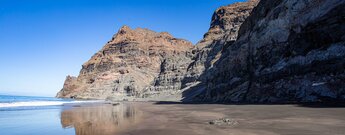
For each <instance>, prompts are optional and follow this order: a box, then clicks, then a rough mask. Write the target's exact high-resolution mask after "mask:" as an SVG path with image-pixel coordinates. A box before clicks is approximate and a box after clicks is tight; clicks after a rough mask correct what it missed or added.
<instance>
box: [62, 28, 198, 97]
mask: <svg viewBox="0 0 345 135" xmlns="http://www.w3.org/2000/svg"><path fill="white" fill-rule="evenodd" d="M192 47H193V46H192V43H190V42H188V41H186V40H182V39H177V38H174V37H172V36H171V35H170V34H169V33H166V32H162V33H156V32H153V31H150V30H147V29H141V28H138V29H134V30H132V29H130V28H129V27H128V26H124V27H122V28H121V29H120V30H119V31H118V33H117V34H116V35H115V36H114V37H113V38H112V39H111V41H109V42H108V43H107V44H106V45H105V46H104V47H103V48H102V49H101V50H100V51H99V52H97V53H96V54H95V55H94V56H92V58H91V59H90V60H89V61H87V62H86V63H84V64H83V66H82V69H81V71H80V74H79V76H78V77H70V76H68V77H67V79H66V81H65V84H64V87H63V89H62V90H61V91H60V92H59V93H58V94H57V97H65V98H83V99H105V98H118V99H124V98H128V97H133V98H143V97H145V98H146V97H151V96H155V95H157V94H160V93H166V94H169V93H172V94H173V93H174V92H176V91H178V90H180V89H181V88H180V87H181V83H180V81H179V80H180V79H181V78H182V77H183V75H184V73H185V72H184V71H186V69H185V68H186V67H187V66H188V64H189V63H190V61H191V58H190V57H191V56H190V54H189V50H191V48H192ZM158 91H159V92H158Z"/></svg>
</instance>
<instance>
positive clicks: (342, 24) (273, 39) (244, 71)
mask: <svg viewBox="0 0 345 135" xmlns="http://www.w3.org/2000/svg"><path fill="white" fill-rule="evenodd" d="M344 13H345V1H344V0H306V1H305V0H274V1H272V0H261V1H260V2H259V4H258V5H257V7H256V8H254V9H253V11H252V13H251V15H250V16H249V17H248V18H247V20H246V21H245V22H244V23H243V24H242V26H241V28H240V30H239V34H238V38H237V40H236V41H235V42H234V43H233V44H231V45H229V46H227V47H226V48H223V49H222V52H223V53H222V54H221V56H219V59H217V60H216V62H215V64H214V66H213V67H212V68H211V69H210V70H209V71H207V72H206V73H204V74H203V75H202V76H203V77H204V78H206V79H205V81H204V82H203V85H204V87H203V88H204V91H203V93H202V94H200V95H199V96H198V97H197V98H196V99H197V100H199V101H217V102H255V103H260V102H330V101H334V102H340V101H345V83H344V82H345V73H344V72H345V70H344V69H345V36H344V35H345V21H344V18H345V14H344ZM225 40H228V41H231V39H225Z"/></svg>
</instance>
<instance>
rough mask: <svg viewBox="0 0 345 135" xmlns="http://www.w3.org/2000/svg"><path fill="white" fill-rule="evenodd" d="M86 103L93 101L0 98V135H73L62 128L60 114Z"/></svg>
mask: <svg viewBox="0 0 345 135" xmlns="http://www.w3.org/2000/svg"><path fill="white" fill-rule="evenodd" d="M88 102H97V101H76V100H71V99H58V98H51V97H30V96H9V95H0V135H70V134H71V135H73V134H75V129H74V128H62V125H61V119H60V117H61V112H62V111H63V110H64V109H66V107H68V105H69V104H70V105H72V104H73V105H74V104H82V103H88Z"/></svg>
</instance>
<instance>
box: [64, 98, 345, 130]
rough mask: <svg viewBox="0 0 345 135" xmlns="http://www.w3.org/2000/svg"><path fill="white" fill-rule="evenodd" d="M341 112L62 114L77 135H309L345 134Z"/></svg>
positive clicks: (164, 107)
mask: <svg viewBox="0 0 345 135" xmlns="http://www.w3.org/2000/svg"><path fill="white" fill-rule="evenodd" d="M344 114H345V108H342V107H322V106H300V105H216V104H211V105H210V104H174V103H153V102H124V103H120V104H119V105H112V104H101V105H91V106H75V107H72V108H69V109H65V110H63V111H62V112H61V124H62V126H63V127H64V128H75V133H76V134H77V135H91V134H98V135H110V134H113V135H114V134H117V135H139V134H140V135H161V134H164V135H176V134H179V135H208V134H216V135H261V134H265V135H293V134H299V135H310V134H313V135H315V134H319V135H324V134H329V135H340V134H343V133H345V115H344Z"/></svg>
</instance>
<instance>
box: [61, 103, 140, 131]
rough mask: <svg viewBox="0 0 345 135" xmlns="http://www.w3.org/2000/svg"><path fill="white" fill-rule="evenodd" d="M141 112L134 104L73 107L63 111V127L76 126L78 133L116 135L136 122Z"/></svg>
mask: <svg viewBox="0 0 345 135" xmlns="http://www.w3.org/2000/svg"><path fill="white" fill-rule="evenodd" d="M141 114H142V113H141V112H140V111H138V110H137V109H136V107H135V105H133V104H125V103H124V104H119V105H116V106H113V105H111V104H103V105H94V106H87V107H73V108H71V109H67V110H63V111H62V112H61V124H62V126H63V128H74V129H75V134H76V135H110V134H111V135H114V134H115V133H118V132H119V131H120V130H121V129H126V128H127V127H129V126H131V125H134V124H136V123H137V122H138V121H139V120H140V119H139V118H140V116H141Z"/></svg>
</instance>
